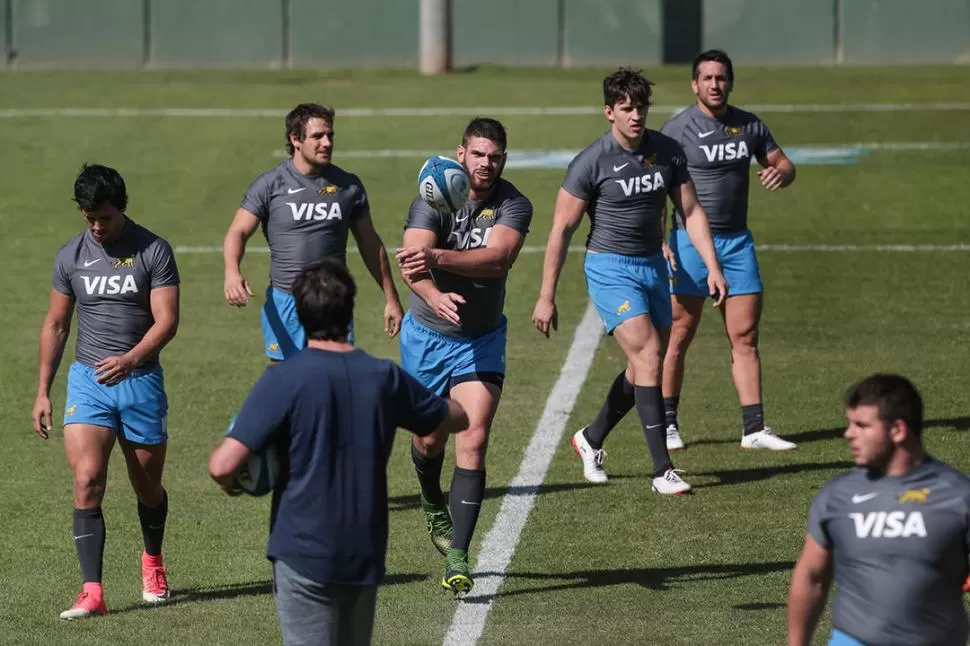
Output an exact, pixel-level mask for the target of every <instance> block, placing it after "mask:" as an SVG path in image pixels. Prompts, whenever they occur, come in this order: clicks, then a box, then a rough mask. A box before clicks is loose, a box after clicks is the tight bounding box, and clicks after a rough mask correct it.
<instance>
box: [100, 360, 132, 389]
mask: <svg viewBox="0 0 970 646" xmlns="http://www.w3.org/2000/svg"><path fill="white" fill-rule="evenodd" d="M134 369H135V362H134V361H133V360H132V359H131V357H129V356H128V355H127V354H123V355H120V356H115V357H106V358H104V359H102V360H101V361H99V362H97V363H96V364H94V374H95V375H97V376H98V383H99V384H104V385H105V386H117V385H118V384H120V383H121V382H122V381H124V380H125V379H127V378H128V375H130V374H131V372H132V370H134Z"/></svg>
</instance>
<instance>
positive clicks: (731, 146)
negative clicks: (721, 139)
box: [700, 141, 751, 162]
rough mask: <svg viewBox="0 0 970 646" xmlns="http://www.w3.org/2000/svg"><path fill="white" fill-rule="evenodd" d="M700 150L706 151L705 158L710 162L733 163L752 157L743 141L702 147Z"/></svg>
mask: <svg viewBox="0 0 970 646" xmlns="http://www.w3.org/2000/svg"><path fill="white" fill-rule="evenodd" d="M700 149H701V150H703V151H704V156H705V157H707V161H709V162H712V161H733V160H735V159H744V158H746V157H750V156H751V154H750V153H749V152H748V144H746V143H744V142H743V141H739V142H737V143H735V142H733V141H730V142H728V143H726V144H711V145H710V146H705V145H701V146H700Z"/></svg>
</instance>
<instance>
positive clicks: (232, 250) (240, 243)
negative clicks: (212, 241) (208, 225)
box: [222, 229, 246, 276]
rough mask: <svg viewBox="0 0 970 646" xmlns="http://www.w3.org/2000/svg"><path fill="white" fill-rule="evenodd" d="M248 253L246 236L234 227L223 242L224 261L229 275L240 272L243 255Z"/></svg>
mask: <svg viewBox="0 0 970 646" xmlns="http://www.w3.org/2000/svg"><path fill="white" fill-rule="evenodd" d="M245 254H246V236H245V235H244V234H243V233H242V232H240V231H236V230H234V229H230V230H229V232H228V233H226V238H225V240H223V242H222V262H223V265H224V266H225V273H226V275H227V276H233V275H236V274H239V273H240V271H241V270H240V267H241V266H242V259H243V256H244V255H245Z"/></svg>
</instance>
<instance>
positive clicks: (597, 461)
mask: <svg viewBox="0 0 970 646" xmlns="http://www.w3.org/2000/svg"><path fill="white" fill-rule="evenodd" d="M605 458H606V451H604V450H603V449H599V450H598V451H593V464H594V465H595V466H598V467H601V466H603V460H604V459H605Z"/></svg>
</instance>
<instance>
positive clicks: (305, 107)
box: [286, 103, 336, 156]
mask: <svg viewBox="0 0 970 646" xmlns="http://www.w3.org/2000/svg"><path fill="white" fill-rule="evenodd" d="M335 115H336V113H335V112H334V109H333V108H331V107H330V106H328V105H320V104H319V103H301V104H300V105H298V106H296V107H295V108H293V109H292V110H290V112H289V114H287V115H286V152H287V153H288V154H289V155H291V156H292V155H293V151H294V150H296V148H294V147H293V142H291V141H290V137H296V138H297V139H299V140H300V141H303V140H304V139H306V124H307V123H308V122H309V121H310V119H323V120H324V121H329V122H330V123H331V124H332V123H333V118H334V116H335Z"/></svg>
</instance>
